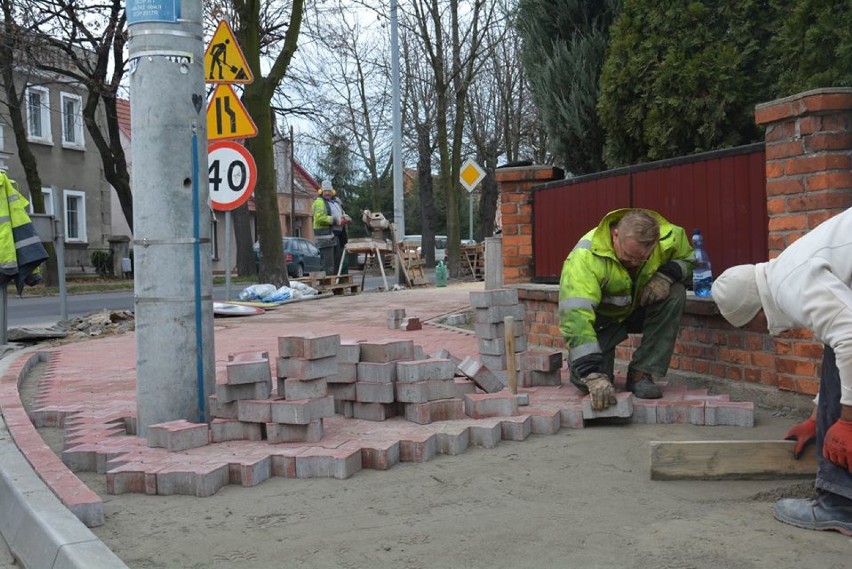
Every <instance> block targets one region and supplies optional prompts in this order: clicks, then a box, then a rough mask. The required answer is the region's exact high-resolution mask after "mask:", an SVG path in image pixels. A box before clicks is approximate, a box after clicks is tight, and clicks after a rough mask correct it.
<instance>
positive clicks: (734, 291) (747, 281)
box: [712, 208, 852, 536]
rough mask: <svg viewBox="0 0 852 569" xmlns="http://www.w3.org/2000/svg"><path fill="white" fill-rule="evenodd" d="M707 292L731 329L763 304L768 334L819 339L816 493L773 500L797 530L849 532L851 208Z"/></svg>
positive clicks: (778, 514)
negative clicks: (808, 334) (793, 332)
mask: <svg viewBox="0 0 852 569" xmlns="http://www.w3.org/2000/svg"><path fill="white" fill-rule="evenodd" d="M712 294H713V300H715V301H716V305H717V306H718V307H719V310H720V312H721V313H722V316H724V317H725V318H726V319H727V320H728V321H729V322H730V323H731V324H733V325H734V326H738V327H739V326H745V325H746V324H748V323H749V322H751V321H752V319H754V317H755V316H756V315H757V313H758V312H759V311H760V310H761V309H762V310H763V313H764V315H765V316H766V322H767V326H768V328H769V333H770V334H773V335H774V334H778V333H780V332H782V331H784V330H789V329H792V328H807V329H809V330H811V331H812V332H813V334H814V336H815V337H816V339H817V340H819V341H820V342H822V343H823V344H825V348H824V353H823V362H822V366H821V367H822V371H821V373H820V393H819V397H818V401H817V416H816V423H817V433H816V444H817V455H818V461H819V462H818V467H817V477H816V497H815V498H813V499H810V500H802V499H783V500H779V501H778V502H776V504H775V506H774V514H775V517H776V519H778V520H779V521H782V522H784V523H788V524H791V525H794V526H797V527H801V528H806V529H813V530H833V531H839V532H840V533H842V534H844V535H848V536H852V208H850V209H847V210H846V211H844V212H843V213H840V214H838V215H836V216H834V217H833V218H831V219H829V220H827V221H825V222H823V223H822V224H820V225H819V226H818V227H816V228H815V229H813V230H812V231H811V232H809V233H808V234H806V235H805V236H803V237H801V238H800V239H799V240H797V241H796V242H795V243H793V244H792V245H791V246H790V247H788V248H787V249H786V250H784V251H783V252H782V253H781V255H779V256H778V257H777V258H776V259H772V260H771V261H769V262H768V263H758V264H757V265H739V266H736V267H731V268H730V269H728V270H727V271H725V272H723V273H722V274H721V275H720V276H719V278H717V279H716V282H714V283H713V288H712ZM791 432H793V430H792V429H791Z"/></svg>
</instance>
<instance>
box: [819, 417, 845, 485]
mask: <svg viewBox="0 0 852 569" xmlns="http://www.w3.org/2000/svg"><path fill="white" fill-rule="evenodd" d="M822 455H823V456H824V457H825V458H826V459H828V460H830V461H831V462H833V463H834V464H836V465H837V466H841V467H843V468H846V469H848V470H849V472H852V421H846V420H844V419H839V420H838V421H837V422H836V423H834V424H833V425H832V426H831V428H830V429H828V432H827V433H825V440H824V441H823V443H822Z"/></svg>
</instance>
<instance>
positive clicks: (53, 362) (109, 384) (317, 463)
mask: <svg viewBox="0 0 852 569" xmlns="http://www.w3.org/2000/svg"><path fill="white" fill-rule="evenodd" d="M481 290H483V283H481V282H473V283H454V284H452V285H451V286H448V287H445V288H431V287H430V288H423V289H414V290H403V291H398V292H387V293H386V292H382V293H362V294H359V295H354V296H336V297H330V298H325V299H318V300H315V301H313V300H312V301H306V302H299V303H293V304H289V305H283V306H281V307H279V308H277V309H275V310H270V311H267V312H266V313H264V314H262V315H258V316H251V317H235V318H217V319H216V320H215V332H214V341H215V354H216V365H217V371H222V370H224V369H225V364H226V362H227V361H228V357H229V355H230V354H235V353H240V352H268V353H269V358H270V361H271V362H272V363H273V373H272V377H273V378H274V377H275V371H274V365H275V363H274V362H275V358H276V356H277V355H278V353H277V352H278V338H279V337H280V336H291V335H293V336H298V335H305V334H313V335H323V334H339V335H340V336H341V339H343V340H350V341H357V342H362V341H370V342H376V341H379V340H394V339H396V340H412V341H413V342H414V344H415V345H417V346H421V347H422V349H423V352H424V353H425V354H427V355H428V354H432V353H434V352H437V351H439V350H442V349H447V350H449V352H450V353H451V354H452V355H453V356H454V357H456V358H459V359H463V358H465V357H467V356H473V357H477V355H478V342H477V338H476V336H475V335H474V334H473V333H472V332H467V331H464V330H459V329H456V328H449V327H446V326H443V325H441V324H438V323H437V322H436V321H437V320H440V319H441V317H443V316H446V315H449V314H453V313H456V312H459V311H463V310H467V309H469V308H470V303H469V293H470V292H471V291H481ZM393 308H403V309H405V312H406V315H407V316H409V317H418V318H420V320H421V321H422V322H423V323H424V325H423V328H422V329H421V330H416V331H404V330H398V329H397V330H391V329H389V328H388V326H387V320H386V318H387V312H388V310H390V309H393ZM531 348H532V347H531ZM0 363H2V364H3V367H2V369H0V410H2V413H3V420H5V423H6V424H7V425H8V426H9V430H10V431H12V434H13V435H14V439H15V443H17V446H18V447H20V450H21V451H22V452H23V454H24V455H25V456H26V457H27V460H29V462H30V463H32V464H34V465H35V466H36V468H37V469H38V471H39V472H38V474H39V476H40V477H41V479H44V480H47V481H48V482H49V483H51V485H52V486H53V487H54V488H57V487H58V488H59V489H60V497H61V498H62V499H63V502H64V503H65V504H66V506H68V507H69V508H70V510H71V511H74V513H75V514H76V515H77V517H78V518H80V519H82V520H84V521H86V522H87V523H88V524H89V525H90V526H96V525H99V523H103V505H102V503H101V501H100V498H99V497H98V495H97V494H95V493H94V492H91V490H88V489H87V488H85V487H83V488H81V485H82V483H80V481H79V480H77V479H76V477H74V476H73V475H71V476H69V475H70V473H69V472H68V470H67V468H66V466H67V467H70V468H71V469H72V470H90V471H95V470H96V471H97V472H98V473H101V474H104V475H105V476H106V480H107V489H108V490H109V491H110V493H112V494H120V493H123V492H141V493H149V494H191V495H196V496H209V495H212V494H215V493H216V492H217V491H218V490H220V489H221V488H222V487H223V486H225V485H228V484H234V485H240V486H244V487H248V486H255V485H258V484H260V483H262V482H264V481H265V480H267V479H268V478H270V477H275V476H283V477H290V478H310V477H334V478H340V479H343V478H348V477H349V476H351V475H352V474H354V473H355V472H358V471H359V470H361V469H362V468H363V469H376V470H383V469H389V468H391V467H393V466H394V465H395V464H397V463H399V462H401V461H403V462H404V461H411V462H424V461H428V460H430V459H431V458H432V457H433V456H435V455H436V454H460V453H464V452H465V451H466V450H467V448H468V447H469V446H480V447H485V448H492V447H494V446H495V445H497V444H498V442H499V441H500V440H515V441H522V440H525V439H526V438H527V437H528V436H529V435H530V434H542V435H552V434H556V433H557V432H558V431H559V430H560V429H565V428H568V429H572V428H573V429H580V428H583V426H584V421H583V411H582V401H581V400H582V396H581V395H580V394H579V393H578V392H576V390H575V389H574V388H573V387H572V386H570V384H567V382H566V384H565V385H564V386H562V387H557V386H554V387H542V388H529V389H522V390H521V391H522V392H525V393H527V394H528V396H529V398H530V405H529V406H527V407H522V408H520V409H516V411H514V412H513V411H510V412H508V413H502V414H501V413H498V414H497V416H489V417H482V418H471V417H465V418H464V419H458V420H447V421H437V422H434V423H429V424H417V423H414V422H409V421H405V420H404V419H402V418H401V417H395V418H393V419H390V420H386V421H366V420H359V419H352V418H344V417H343V416H340V415H337V416H334V417H328V418H326V419H324V434H323V436H322V438H321V439H320V440H319V441H318V442H316V443H284V444H276V445H272V444H270V443H269V442H268V441H266V440H231V441H227V442H219V443H215V444H208V445H204V446H201V447H197V448H191V449H188V450H184V451H180V452H171V451H167V450H165V449H163V448H150V447H148V446H147V441H145V440H143V439H140V438H138V437H134V436H131V435H129V434H128V429H127V425H128V421H129V418H131V417H134V416H135V381H136V377H135V366H136V345H135V336H134V335H133V334H123V335H114V336H109V337H103V338H98V339H94V340H92V341H86V342H79V343H73V344H66V345H63V346H59V347H53V348H38V347H37V348H36V349H33V350H28V351H25V352H21V353H18V354H13V355H10V356H7V357H6V358H4V360H0ZM34 365H42V366H43V372H42V379H41V385H40V389H39V393H38V395H37V396H36V402H35V405H34V407H35V408H34V410H33V412H32V413H31V415H32V417H33V420H34V422H35V423H36V425H35V426H60V425H61V426H63V428H64V430H65V432H64V436H63V438H64V443H65V446H64V448H65V451H63V457H62V458H63V462H64V465H63V463H62V462H60V461H59V459H58V458H57V457H56V455H55V454H54V453H53V452H52V451H51V450H50V449H49V448H47V447H46V445H45V444H44V442H43V441H41V439H40V437H39V436H38V433H37V432H36V431H35V427H34V426H33V425H32V424H31V423H30V422H29V418H28V417H27V416H26V413H25V412H24V411H23V407H22V406H21V403H20V397H19V394H18V388H17V379H18V378H19V377H20V375H21V374H22V372H23V370H24V368H25V367H26V366H34ZM563 372H564V370H563ZM665 392H666V396H665V398H664V400H661V401H660V402H653V403H648V402H640V403H639V404H636V406H635V407H633V410H634V417H633V421H634V422H643V423H656V422H669V423H677V422H681V423H686V422H692V424H701V425H703V424H704V417H705V414H704V407H705V405H706V406H708V407H709V406H710V405H711V403H712V404H713V405H716V404H717V402H718V401H719V400H724V399H725V397H724V396H718V395H717V396H707V392H706V390H692V391H688V390H687V388H686V387H685V386H675V385H671V386H668V387H667V388H666V391H665ZM686 399H690V400H691V401H690V402H689V403H688V404H687V403H684V401H685V400H686ZM630 400H632V397H631V398H630ZM681 406H682V407H683V408H681ZM697 406H698V407H701V422H700V423H697V421H696V419H695V414H694V411H695V410H696V408H697ZM725 409H727V412H728V413H729V419H730V417H733V419H731V420H733V422H728V423H724V424H728V425H731V424H733V425H740V426H747V427H750V426H751V425H752V421H753V413H754V406H753V404H751V403H749V402H739V403H734V402H732V403H731V404H730V405H727V406H725ZM657 417H664V419H663V420H660V421H657V419H656V418H657ZM652 419H653V420H652ZM719 424H722V423H719ZM4 441H6V442H7V445H6V450H7V451H8V447H9V446H11V444H10V443H11V441H10V440H9V438H8V434H7V433H6V432H5V429H3V422H2V421H0V443H3V442H4ZM3 456H6V455H5V454H4V455H3ZM24 462H26V461H24ZM7 465H8V461H6V460H2V459H0V474H3V472H2V471H6V470H7ZM108 471H109V472H110V474H106V473H107V472H108ZM4 476H5V478H7V479H8V478H12V477H10V476H8V475H4ZM35 478H36V479H37V480H38V477H35ZM71 478H73V480H71ZM38 481H39V482H40V483H41V486H40V487H39V488H38V491H37V495H38V499H37V501H39V502H42V501H50V500H51V499H52V500H53V501H54V502H56V499H55V498H54V497H53V494H51V493H50V491H49V490H47V487H46V486H44V483H43V482H41V480H38ZM58 482H61V484H58ZM33 484H35V483H33ZM5 496H6V495H5V494H2V493H0V530H2V535H3V536H4V537H5V538H6V540H7V541H8V542H9V545H10V547H11V548H12V549H13V550H14V551H16V553H18V554H19V555H20V552H21V551H25V550H26V549H27V548H28V547H29V548H32V547H35V545H34V544H30V543H29V542H28V541H24V542H21V541H20V540H21V539H22V536H23V535H24V533H25V532H24V531H23V530H21V531H18V530H19V529H20V528H19V527H17V526H19V525H20V522H19V521H18V520H12V519H9V517H8V515H9V514H7V512H14V511H15V510H14V509H10V508H8V507H5V502H4V500H6V497H5ZM57 503H58V502H57ZM68 512H69V510H65V514H66V515H65V517H59V518H57V517H56V516H57V514H56V507H55V504H53V505H52V506H51V509H50V510H49V511H47V513H40V512H39V511H38V509H36V508H33V513H32V514H31V517H32V518H33V519H34V520H35V522H34V523H36V524H40V525H42V526H44V527H45V528H46V529H45V535H46V536H47V537H43V538H42V539H43V540H46V541H48V542H50V540H51V539H54V543H52V544H51V547H52V548H53V550H54V552H55V553H56V555H55V556H54V559H55V560H57V561H56V563H57V564H41V563H40V564H39V565H38V566H40V567H41V566H44V567H59V566H62V567H86V568H95V567H123V566H124V564H123V563H122V562H121V561H119V560H118V558H117V557H115V556H114V554H112V552H110V551H109V550H108V549H106V547H105V546H103V544H102V543H101V542H100V541H99V540H97V538H94V536H93V535H91V532H89V530H88V529H87V528H85V527H83V526H82V524H80V523H79V522H77V521H76V519H74V518H73V516H71V515H70V513H68ZM69 518H70V519H69ZM56 519H61V525H62V528H73V532H76V533H74V535H73V536H72V537H70V538H69V537H67V536H65V535H63V532H62V531H54V530H53V529H51V524H52V523H53V522H54V520H56ZM87 532H88V533H87ZM92 538H94V539H92ZM74 540H76V541H74ZM30 541H32V540H30ZM81 541H82V542H84V543H85V544H86V547H87V548H89V549H90V550H91V551H92V555H94V557H91V558H88V559H87V558H86V557H85V556H80V555H78V556H77V557H72V561H70V562H64V563H65V564H59V563H58V555H59V554H60V553H62V552H63V551H68V550H69V549H70V548H72V547H73V546H74V544H76V543H79V542H81ZM42 545H43V544H42ZM94 559H96V560H97V562H95V561H93V560H94ZM1 560H2V557H0V561H1Z"/></svg>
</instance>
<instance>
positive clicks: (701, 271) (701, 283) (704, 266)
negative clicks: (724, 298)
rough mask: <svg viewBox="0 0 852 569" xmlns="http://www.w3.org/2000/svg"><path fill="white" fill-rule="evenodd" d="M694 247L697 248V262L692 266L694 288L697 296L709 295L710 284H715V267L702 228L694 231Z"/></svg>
mask: <svg viewBox="0 0 852 569" xmlns="http://www.w3.org/2000/svg"><path fill="white" fill-rule="evenodd" d="M692 248H693V249H694V250H695V264H694V265H693V266H692V290H693V291H694V292H695V296H701V297H705V298H706V297H709V296H710V285H712V284H713V268H712V266H711V264H710V255H708V254H707V250H706V249H705V248H704V236H703V235H701V230H700V229H696V230H695V231H694V232H693V233H692Z"/></svg>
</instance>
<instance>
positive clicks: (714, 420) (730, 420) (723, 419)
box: [704, 401, 754, 427]
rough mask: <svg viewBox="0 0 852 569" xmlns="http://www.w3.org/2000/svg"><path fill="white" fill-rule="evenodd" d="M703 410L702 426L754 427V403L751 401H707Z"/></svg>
mask: <svg viewBox="0 0 852 569" xmlns="http://www.w3.org/2000/svg"><path fill="white" fill-rule="evenodd" d="M704 410H705V414H704V424H705V425H708V426H710V425H732V426H736V427H753V426H754V403H753V402H751V401H707V402H705V404H704Z"/></svg>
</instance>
